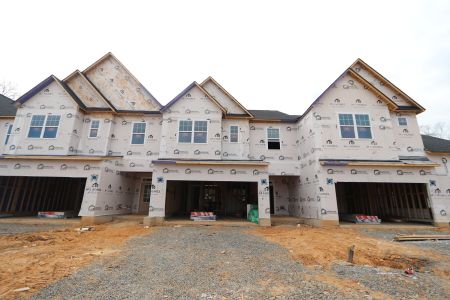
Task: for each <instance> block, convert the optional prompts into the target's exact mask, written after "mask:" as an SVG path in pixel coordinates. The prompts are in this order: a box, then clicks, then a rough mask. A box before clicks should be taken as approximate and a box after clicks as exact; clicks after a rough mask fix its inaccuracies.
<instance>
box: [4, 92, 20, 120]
mask: <svg viewBox="0 0 450 300" xmlns="http://www.w3.org/2000/svg"><path fill="white" fill-rule="evenodd" d="M16 111H17V107H16V105H15V104H14V100H12V99H9V98H8V97H6V96H4V95H2V94H0V116H1V117H15V116H16Z"/></svg>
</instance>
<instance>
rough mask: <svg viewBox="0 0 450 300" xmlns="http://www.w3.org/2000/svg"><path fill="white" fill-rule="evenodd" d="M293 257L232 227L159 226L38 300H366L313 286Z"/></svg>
mask: <svg viewBox="0 0 450 300" xmlns="http://www.w3.org/2000/svg"><path fill="white" fill-rule="evenodd" d="M310 272H311V271H309V269H307V268H305V267H303V266H302V265H301V264H300V263H298V262H295V261H293V260H292V259H291V258H290V256H289V252H288V251H287V250H286V249H285V248H283V247H281V246H279V245H277V244H274V243H271V242H268V241H266V240H264V239H263V238H261V237H257V236H254V235H251V234H247V233H245V229H242V228H230V227H214V226H208V227H160V228H157V229H156V230H155V232H153V233H152V234H150V235H148V236H144V237H139V238H134V239H132V240H131V241H130V242H129V243H128V244H127V246H126V249H125V251H123V252H122V253H121V255H120V256H117V257H110V258H106V259H103V260H101V261H97V262H96V263H94V264H91V265H89V266H87V267H85V268H83V269H81V270H79V271H78V272H76V273H74V274H73V275H71V276H69V277H67V278H65V279H62V280H60V281H58V282H56V283H54V284H52V285H50V286H49V287H47V288H45V289H43V290H41V291H40V292H39V293H37V294H35V295H34V296H33V297H32V299H49V298H50V299H51V298H61V299H69V298H70V299H85V298H90V299H93V298H102V299H103V298H107V299H138V298H141V299H223V298H227V299H310V298H314V299H362V298H364V295H361V292H359V294H357V292H355V293H354V294H348V293H347V294H343V293H342V292H340V291H338V290H337V289H336V288H335V287H334V286H331V285H329V284H326V283H324V282H320V281H315V280H311V278H309V277H308V274H309V273H310Z"/></svg>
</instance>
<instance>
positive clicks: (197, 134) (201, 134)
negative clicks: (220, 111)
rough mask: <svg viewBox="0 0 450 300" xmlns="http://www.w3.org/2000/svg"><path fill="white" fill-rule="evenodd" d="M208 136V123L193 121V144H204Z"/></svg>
mask: <svg viewBox="0 0 450 300" xmlns="http://www.w3.org/2000/svg"><path fill="white" fill-rule="evenodd" d="M207 136H208V122H207V121H195V122H194V143H196V144H204V143H206V139H207Z"/></svg>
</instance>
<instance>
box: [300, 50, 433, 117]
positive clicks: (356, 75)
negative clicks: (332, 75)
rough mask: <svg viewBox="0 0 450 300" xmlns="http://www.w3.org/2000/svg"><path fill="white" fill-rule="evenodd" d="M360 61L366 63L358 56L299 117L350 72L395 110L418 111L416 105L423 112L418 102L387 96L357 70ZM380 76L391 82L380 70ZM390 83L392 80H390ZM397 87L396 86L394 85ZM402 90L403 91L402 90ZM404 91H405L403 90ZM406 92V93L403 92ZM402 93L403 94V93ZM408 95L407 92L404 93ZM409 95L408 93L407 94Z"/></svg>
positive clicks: (304, 114)
mask: <svg viewBox="0 0 450 300" xmlns="http://www.w3.org/2000/svg"><path fill="white" fill-rule="evenodd" d="M358 62H360V63H361V62H362V63H364V62H363V61H362V60H361V59H360V58H358V59H357V60H356V61H355V62H354V63H353V64H352V65H351V66H350V67H349V68H347V69H346V70H345V71H344V72H343V73H342V74H341V75H339V76H338V77H337V78H336V79H335V80H334V81H333V82H332V83H331V84H330V85H329V86H328V87H327V88H326V89H325V90H324V91H323V92H322V93H321V94H320V95H319V97H317V99H316V100H314V101H313V103H311V105H310V106H309V107H308V108H307V109H306V111H305V112H304V113H303V115H301V116H300V117H299V119H301V118H303V117H304V116H306V114H307V113H308V112H309V111H310V110H311V108H312V107H313V106H314V105H315V104H316V103H317V102H318V101H319V99H320V98H322V96H323V95H324V94H325V93H326V92H327V91H328V90H329V89H330V88H331V87H333V86H334V85H335V84H336V82H337V81H338V80H339V79H340V78H342V76H344V75H345V74H347V73H348V74H350V75H351V76H352V77H354V78H355V79H356V80H358V81H359V82H360V83H362V84H363V85H364V86H366V87H367V88H368V89H369V90H371V91H372V92H373V93H375V94H376V95H377V96H379V98H380V99H381V100H383V101H384V102H385V103H386V104H387V105H388V106H389V107H390V108H391V109H392V110H394V111H404V110H409V111H417V109H416V107H417V108H418V109H419V112H423V111H424V110H425V109H424V108H423V107H422V106H420V105H419V104H418V103H417V102H415V101H414V100H412V99H411V100H412V101H414V103H415V104H417V106H416V107H410V106H399V105H398V104H397V103H395V102H394V101H392V99H391V98H389V97H388V96H386V95H385V94H384V93H383V92H382V91H380V90H379V89H378V88H376V87H375V86H374V85H373V84H371V83H370V82H369V81H367V79H365V78H364V77H362V76H361V75H359V74H358V73H357V72H355V71H354V70H353V69H352V67H353V66H354V65H356V64H357V63H358ZM364 66H365V67H366V66H367V68H370V70H373V69H372V68H371V67H370V66H369V65H367V64H366V63H364ZM373 71H374V72H376V71H375V70H373ZM376 73H377V74H378V75H377V76H379V77H380V78H382V79H383V80H385V81H386V82H389V81H388V80H387V79H385V78H384V77H383V76H381V75H380V74H379V73H378V72H376ZM389 83H390V82H389ZM390 84H391V85H392V86H394V85H393V84H392V83H390ZM394 87H395V86H394ZM395 88H396V89H397V90H399V91H400V89H398V88H397V87H395ZM400 92H401V91H400ZM402 93H403V92H402ZM403 94H404V93H403ZM403 94H402V95H403ZM404 95H406V94H404ZM406 96H407V95H406ZM408 97H409V96H408Z"/></svg>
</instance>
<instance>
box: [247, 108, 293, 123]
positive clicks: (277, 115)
mask: <svg viewBox="0 0 450 300" xmlns="http://www.w3.org/2000/svg"><path fill="white" fill-rule="evenodd" d="M249 112H250V113H251V114H252V115H253V116H254V117H255V119H257V120H279V121H283V122H296V121H297V120H298V119H299V118H300V116H299V115H288V114H285V113H283V112H281V111H278V110H249Z"/></svg>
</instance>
